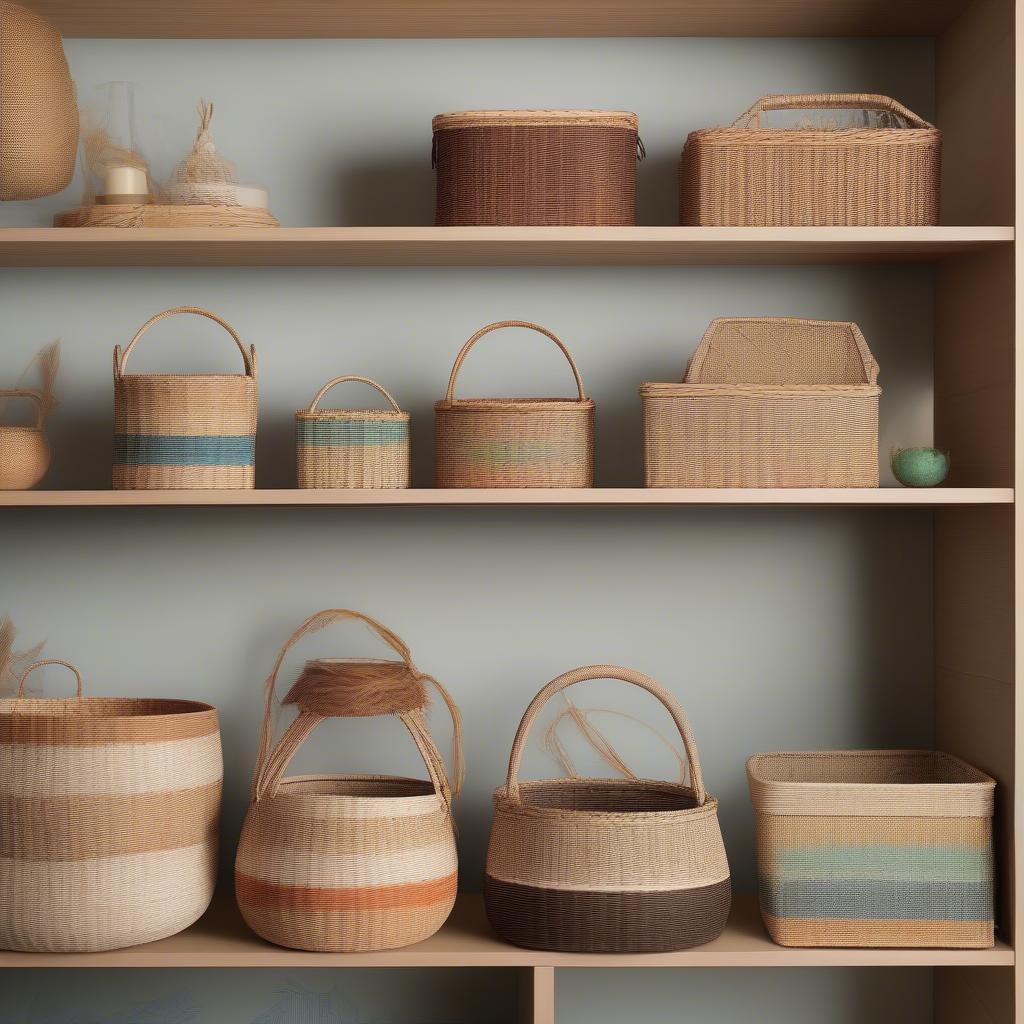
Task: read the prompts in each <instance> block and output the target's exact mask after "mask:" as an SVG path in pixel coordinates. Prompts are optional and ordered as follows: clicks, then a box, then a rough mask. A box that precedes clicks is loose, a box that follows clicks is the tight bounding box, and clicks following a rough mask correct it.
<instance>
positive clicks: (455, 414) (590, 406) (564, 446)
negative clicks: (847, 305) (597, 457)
mask: <svg viewBox="0 0 1024 1024" xmlns="http://www.w3.org/2000/svg"><path fill="white" fill-rule="evenodd" d="M503 327H528V328H529V329H530V330H533V331H539V332H540V333H541V334H543V335H545V336H546V337H548V338H550V339H551V340H552V341H553V342H554V343H555V344H556V345H557V346H558V347H559V349H561V351H562V354H563V355H564V356H565V358H566V360H567V361H568V363H569V367H570V368H571V370H572V374H573V378H574V379H575V381H576V388H577V392H578V396H579V397H578V398H575V399H565V398H459V399H457V398H456V397H455V382H456V380H457V379H458V375H459V370H460V369H461V368H462V364H463V363H464V362H465V359H466V356H467V355H469V351H470V349H471V348H472V347H473V346H474V345H475V344H476V343H477V342H478V341H479V340H480V339H481V338H482V337H483V336H484V335H485V334H490V332H491V331H496V330H499V329H501V328H503ZM434 410H435V445H436V457H437V468H436V474H437V486H438V487H591V486H593V482H594V403H593V402H592V401H591V400H590V399H589V398H587V395H586V392H585V391H584V390H583V380H582V378H581V377H580V371H579V369H578V368H577V366H576V362H575V360H574V359H573V357H572V355H571V354H570V352H569V350H568V349H567V348H566V347H565V345H564V344H563V343H562V341H561V340H560V339H559V338H558V337H557V336H556V335H554V334H552V333H551V331H549V330H548V329H547V328H546V327H541V326H540V325H538V324H532V323H528V322H527V321H525V320H501V321H499V322H497V323H493V324H488V325H487V326H486V327H481V328H480V330H479V331H477V332H476V334H474V335H473V336H472V337H471V338H470V339H469V341H467V342H466V344H465V345H463V346H462V350H461V351H460V352H459V354H458V356H457V358H456V360H455V365H454V366H453V367H452V374H451V378H450V379H449V381H448V393H447V395H446V396H445V398H444V400H443V401H441V402H438V403H437V404H436V405H435V406H434Z"/></svg>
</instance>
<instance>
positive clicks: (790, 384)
mask: <svg viewBox="0 0 1024 1024" xmlns="http://www.w3.org/2000/svg"><path fill="white" fill-rule="evenodd" d="M877 380H878V364H877V363H876V362H875V360H874V358H873V357H872V355H871V352H870V351H869V350H868V347H867V342H865V340H864V336H863V335H862V334H861V332H860V330H859V328H858V327H857V325H856V324H852V323H834V322H831V321H825V320H798V319H790V318H784V317H766V318H760V319H758V318H752V319H740V318H723V319H718V320H713V321H712V322H711V325H710V326H709V327H708V329H707V331H705V333H704V337H703V339H702V340H701V343H700V345H699V346H698V348H697V352H696V354H695V355H694V357H693V359H692V360H691V361H690V366H689V369H688V370H687V374H686V379H685V381H684V382H683V383H682V384H660V383H647V384H643V385H642V386H641V388H640V395H641V398H642V399H643V406H644V454H645V460H646V483H647V486H648V487H877V486H878V396H879V395H880V394H881V390H880V388H879V387H878V385H877Z"/></svg>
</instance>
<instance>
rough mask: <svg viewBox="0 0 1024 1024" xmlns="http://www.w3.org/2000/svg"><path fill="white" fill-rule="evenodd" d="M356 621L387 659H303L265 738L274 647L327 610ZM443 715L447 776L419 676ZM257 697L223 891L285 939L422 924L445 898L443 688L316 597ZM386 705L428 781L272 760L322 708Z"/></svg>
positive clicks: (399, 937)
mask: <svg viewBox="0 0 1024 1024" xmlns="http://www.w3.org/2000/svg"><path fill="white" fill-rule="evenodd" d="M344 619H355V620H358V621H361V622H364V623H366V624H367V625H368V626H370V628H371V629H372V630H374V631H375V632H376V633H377V634H378V635H379V636H380V637H381V639H383V640H384V641H385V643H387V644H388V645H389V646H390V647H392V648H393V649H394V650H395V651H396V652H397V653H398V655H399V658H398V660H394V661H380V660H369V659H362V660H348V659H321V660H318V661H312V662H307V664H306V667H305V669H304V670H303V671H302V673H301V675H300V676H299V678H298V680H297V681H296V682H295V684H294V685H293V686H292V689H291V690H290V691H289V693H288V695H287V696H286V697H285V699H284V701H283V703H284V704H289V705H294V706H295V707H296V708H297V710H298V715H297V717H296V718H295V719H294V720H293V721H292V723H291V724H290V725H289V726H288V728H287V729H286V730H285V731H284V733H283V735H282V736H281V738H280V739H279V740H278V741H277V743H276V744H275V743H274V742H273V727H272V719H273V711H274V703H275V698H274V690H275V687H276V685H277V677H278V673H279V672H280V670H281V665H282V663H283V661H284V658H285V655H286V654H287V653H288V651H289V650H290V649H291V647H292V646H293V645H294V644H295V643H296V642H297V641H298V640H300V639H301V638H303V637H305V636H308V635H309V634H310V633H314V632H316V631H317V630H320V629H323V628H324V627H326V626H329V625H331V624H332V623H334V622H338V621H340V620H344ZM428 683H429V684H431V685H433V686H434V687H435V688H436V689H437V691H438V693H439V694H440V695H441V697H442V699H443V700H444V703H445V704H446V706H447V707H448V710H449V712H450V713H451V716H452V722H453V725H454V730H455V731H454V741H453V763H454V781H453V783H449V781H448V777H447V774H446V772H445V767H444V760H443V758H442V757H441V754H440V753H439V751H438V749H437V747H436V745H435V743H434V740H433V739H432V737H431V735H430V730H429V728H428V726H427V722H426V717H425V709H426V704H427V694H426V685H427V684H428ZM266 691H267V692H266V709H265V714H264V719H263V729H262V733H261V736H260V747H259V754H258V757H257V761H256V770H255V774H254V777H253V787H252V800H251V802H250V804H249V809H248V812H247V813H246V817H245V823H244V825H243V827H242V837H241V840H240V841H239V845H238V856H237V858H236V861H235V896H236V898H237V900H238V906H239V909H240V910H241V912H242V916H243V917H244V918H245V921H246V923H247V924H248V925H249V927H250V928H252V930H253V931H254V932H256V934H257V935H260V936H262V937H263V938H265V939H268V940H269V941H270V942H276V943H277V944H278V945H280V946H288V947H291V948H293V949H308V950H317V951H320V952H336V953H365V952H371V951H373V950H379V949H392V948H394V947H397V946H407V945H410V944H411V943H414V942H419V941H420V940H421V939H425V938H427V937H428V936H430V935H433V933H434V932H436V931H437V929H438V928H440V927H441V925H442V924H444V922H445V920H446V919H447V917H448V915H449V914H450V913H451V910H452V907H453V906H454V905H455V893H456V889H457V882H458V862H457V857H456V851H455V833H454V824H453V819H452V808H451V805H452V798H453V795H454V794H456V793H457V792H458V789H459V787H460V786H461V781H462V753H461V740H460V728H461V727H460V720H459V713H458V709H457V708H456V707H455V704H454V702H453V701H452V699H451V697H450V696H449V695H448V693H447V691H445V689H444V688H443V687H442V686H441V685H440V683H438V682H437V680H435V679H433V678H432V677H431V676H427V675H424V674H423V673H421V672H420V671H419V669H417V668H416V666H415V665H414V664H413V662H412V656H411V654H410V652H409V648H408V647H407V646H406V645H405V644H404V643H403V642H402V640H401V639H400V638H399V637H398V636H396V635H395V634H394V633H393V632H391V630H389V629H387V628H386V627H385V626H382V625H381V624H380V623H379V622H375V621H374V620H373V619H371V618H369V617H368V616H365V615H361V614H360V613H358V612H353V611H348V610H346V609H329V610H327V611H323V612H318V613H317V614H316V615H312V616H311V617H310V618H308V619H307V620H306V621H305V622H304V623H303V624H302V625H301V626H300V627H299V628H298V629H297V630H296V631H295V632H294V633H293V634H292V635H291V636H290V637H289V638H288V640H287V642H286V643H285V645H284V647H283V648H282V649H281V653H280V654H279V655H278V657H277V661H276V662H275V664H274V669H273V671H272V672H271V674H270V678H269V679H268V680H267V685H266ZM370 715H396V716H397V717H398V718H399V719H400V720H401V722H402V724H403V725H404V726H405V728H406V729H407V730H408V732H409V735H410V736H411V737H412V740H413V742H414V743H415V744H416V748H417V750H418V751H419V753H420V756H421V757H422V758H423V762H424V764H425V765H426V768H427V775H428V777H429V778H428V779H426V780H421V779H407V778H401V777H396V776H384V775H321V774H317V775H299V776H292V777H289V778H284V777H283V776H284V772H285V771H286V770H287V768H288V765H289V763H290V762H291V760H292V758H293V757H294V756H295V754H296V752H297V751H298V749H299V748H300V747H301V746H302V744H303V743H304V742H305V740H306V739H307V738H308V737H309V736H310V734H311V733H312V732H313V731H314V730H315V729H316V728H317V727H318V726H320V725H321V724H322V723H323V722H324V721H326V720H327V719H328V718H336V717H338V718H340V717H344V718H353V717H357V718H358V717H367V716H370Z"/></svg>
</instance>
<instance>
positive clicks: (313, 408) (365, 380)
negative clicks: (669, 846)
mask: <svg viewBox="0 0 1024 1024" xmlns="http://www.w3.org/2000/svg"><path fill="white" fill-rule="evenodd" d="M347 381H357V382H358V383H360V384H368V385H369V386H370V387H371V388H376V389H377V391H379V392H380V393H381V394H382V395H383V396H384V397H385V398H386V399H387V400H388V402H389V403H390V405H391V408H392V409H394V411H395V412H401V411H402V409H401V407H400V406H399V404H398V403H397V402H396V401H395V400H394V398H392V397H391V394H390V393H389V392H388V391H386V390H385V389H384V388H383V387H381V385H380V384H378V383H377V382H376V381H375V380H371V379H370V378H369V377H359V376H357V375H356V374H353V373H349V374H345V375H344V376H342V377H335V378H334V380H329V381H328V382H327V383H326V384H325V385H324V386H323V387H322V388H321V389H320V390H319V391H318V392H317V393H316V397H315V398H314V399H313V401H312V402H310V403H309V408H308V409H307V410H306V411H307V412H316V411H317V408H316V407H317V405H318V404H319V402H320V399H321V398H323V397H324V395H326V394H327V392H328V391H330V390H331V388H333V387H334V386H335V385H337V384H344V383H346V382H347Z"/></svg>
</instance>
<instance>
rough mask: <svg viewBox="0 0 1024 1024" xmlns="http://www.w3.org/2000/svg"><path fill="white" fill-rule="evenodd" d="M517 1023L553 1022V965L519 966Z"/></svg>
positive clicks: (546, 1023) (540, 1023)
mask: <svg viewBox="0 0 1024 1024" xmlns="http://www.w3.org/2000/svg"><path fill="white" fill-rule="evenodd" d="M519 1024H555V969H554V967H520V968H519Z"/></svg>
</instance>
